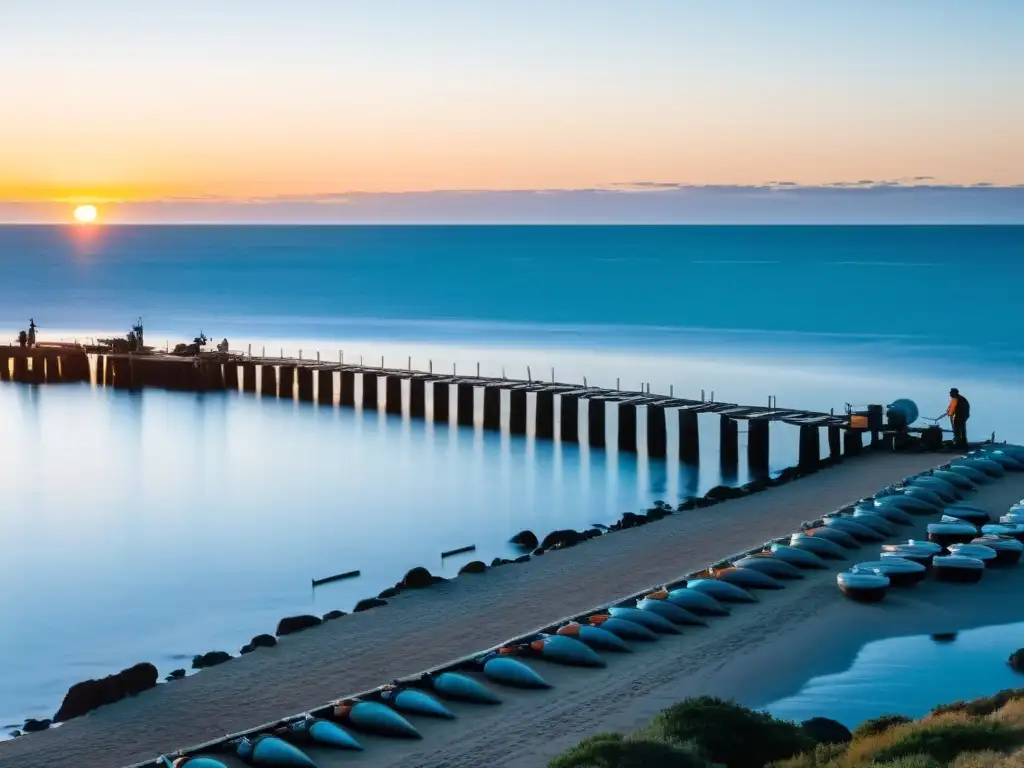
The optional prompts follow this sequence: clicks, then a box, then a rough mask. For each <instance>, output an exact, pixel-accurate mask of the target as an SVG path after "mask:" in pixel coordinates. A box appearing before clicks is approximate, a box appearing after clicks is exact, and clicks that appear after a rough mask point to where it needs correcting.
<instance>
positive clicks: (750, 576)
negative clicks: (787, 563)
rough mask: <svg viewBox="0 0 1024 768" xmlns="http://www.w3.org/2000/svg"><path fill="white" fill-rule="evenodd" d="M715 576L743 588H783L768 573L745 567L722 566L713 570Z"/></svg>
mask: <svg viewBox="0 0 1024 768" xmlns="http://www.w3.org/2000/svg"><path fill="white" fill-rule="evenodd" d="M715 578H716V579H718V580H719V581H724V582H726V583H727V584H735V585H736V586H737V587H742V588H743V589H783V585H782V584H780V583H779V582H778V581H776V580H775V579H773V578H772V577H771V576H769V575H768V574H765V573H760V572H758V571H751V570H749V569H747V568H723V569H722V570H720V571H716V572H715Z"/></svg>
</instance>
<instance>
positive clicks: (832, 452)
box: [828, 424, 843, 461]
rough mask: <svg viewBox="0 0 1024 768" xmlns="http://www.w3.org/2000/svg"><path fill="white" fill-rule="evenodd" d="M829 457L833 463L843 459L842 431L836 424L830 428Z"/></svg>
mask: <svg viewBox="0 0 1024 768" xmlns="http://www.w3.org/2000/svg"><path fill="white" fill-rule="evenodd" d="M828 455H829V457H830V458H831V459H832V460H833V461H839V460H840V459H842V458H843V435H842V430H841V429H839V427H837V426H836V425H835V424H830V425H829V428H828Z"/></svg>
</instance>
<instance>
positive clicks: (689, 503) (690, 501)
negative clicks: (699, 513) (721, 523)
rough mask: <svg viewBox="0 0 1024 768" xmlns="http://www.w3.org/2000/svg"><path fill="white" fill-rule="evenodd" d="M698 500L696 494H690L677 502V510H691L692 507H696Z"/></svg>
mask: <svg viewBox="0 0 1024 768" xmlns="http://www.w3.org/2000/svg"><path fill="white" fill-rule="evenodd" d="M697 502H698V499H697V498H696V497H695V496H688V497H687V498H685V499H683V500H682V501H680V502H679V503H678V504H676V512H689V511H690V510H691V509H696V508H697Z"/></svg>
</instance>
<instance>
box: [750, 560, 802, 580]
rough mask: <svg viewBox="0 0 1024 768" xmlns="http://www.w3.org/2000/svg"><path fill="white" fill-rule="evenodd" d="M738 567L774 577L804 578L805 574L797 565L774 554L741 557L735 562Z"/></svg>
mask: <svg viewBox="0 0 1024 768" xmlns="http://www.w3.org/2000/svg"><path fill="white" fill-rule="evenodd" d="M733 565H735V566H736V567H737V568H749V569H750V570H752V571H760V572H761V573H763V574H766V575H768V576H771V577H772V578H773V579H791V580H792V579H802V578H803V577H804V575H803V574H802V573H800V569H799V568H797V567H796V566H795V565H790V564H789V563H787V562H786V561H785V560H783V559H781V558H776V557H774V556H770V557H764V556H763V555H751V556H748V557H744V558H741V559H739V560H737V561H736V562H735V563H733Z"/></svg>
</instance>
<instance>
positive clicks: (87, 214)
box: [75, 205, 99, 224]
mask: <svg viewBox="0 0 1024 768" xmlns="http://www.w3.org/2000/svg"><path fill="white" fill-rule="evenodd" d="M97 215H99V211H97V210H96V206H95V205H80V206H78V207H77V208H75V221H77V222H79V223H80V224H91V223H92V222H94V221H96V216H97Z"/></svg>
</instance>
